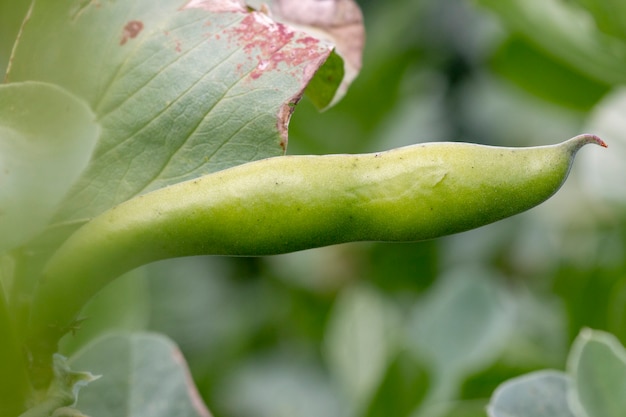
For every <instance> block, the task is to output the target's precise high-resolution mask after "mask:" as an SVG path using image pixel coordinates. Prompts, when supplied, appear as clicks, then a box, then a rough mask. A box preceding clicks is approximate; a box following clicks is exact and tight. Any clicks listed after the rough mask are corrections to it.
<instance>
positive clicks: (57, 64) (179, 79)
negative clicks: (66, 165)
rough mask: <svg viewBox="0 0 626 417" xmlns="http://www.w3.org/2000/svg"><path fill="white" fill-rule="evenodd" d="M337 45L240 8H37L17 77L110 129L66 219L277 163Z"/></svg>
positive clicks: (62, 4) (82, 4) (232, 4)
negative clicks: (50, 87) (38, 83)
mask: <svg viewBox="0 0 626 417" xmlns="http://www.w3.org/2000/svg"><path fill="white" fill-rule="evenodd" d="M332 49H333V48H332V46H331V45H330V44H328V43H326V42H323V41H320V40H318V39H316V38H313V37H311V36H310V35H308V34H306V33H304V32H299V31H296V30H294V29H292V28H290V27H288V26H286V25H284V24H280V23H277V22H275V21H273V20H272V19H271V18H270V17H269V16H268V15H266V14H264V13H262V12H258V11H249V10H248V9H246V8H244V7H242V6H241V5H240V4H239V2H237V1H228V0H227V1H220V2H210V1H191V2H189V3H188V4H185V2H184V1H171V0H158V1H155V0H135V1H124V2H108V1H107V2H90V1H80V0H62V1H56V2H47V1H38V2H36V3H35V6H34V8H33V10H32V14H31V17H30V20H29V22H28V25H27V26H26V27H25V29H24V31H23V33H22V37H21V39H20V41H19V44H18V47H17V48H16V52H15V54H14V56H13V61H12V65H11V67H10V70H9V73H8V78H9V80H22V79H37V80H46V81H51V82H55V83H58V84H60V85H63V86H65V87H66V88H68V89H69V90H71V91H73V92H74V93H76V94H77V95H79V96H81V97H83V98H84V99H85V100H87V101H88V102H89V103H91V104H92V106H93V108H94V109H95V111H96V113H97V115H98V117H99V119H100V121H101V123H102V126H103V134H102V137H101V140H100V142H99V144H98V147H97V149H96V152H95V155H94V159H93V160H92V163H91V164H90V165H89V167H88V169H87V171H86V172H85V175H83V177H82V178H81V179H80V181H79V182H78V184H77V186H76V187H75V188H74V189H73V192H72V195H71V197H70V198H69V200H68V201H67V202H66V204H65V205H64V208H63V211H62V213H61V215H60V216H59V220H63V221H69V220H77V221H82V220H87V219H88V218H91V217H93V216H94V215H96V214H99V213H100V212H102V211H103V210H105V209H108V208H110V207H111V206H112V205H114V204H116V203H119V202H122V201H125V200H127V199H129V198H131V197H133V196H135V195H137V194H139V193H143V192H147V191H150V190H154V189H157V188H161V187H164V186H166V185H169V184H172V183H176V182H180V181H183V180H187V179H190V178H195V177H198V176H200V175H203V174H206V173H209V172H213V171H217V170H220V169H224V168H226V167H230V166H233V165H238V164H241V163H244V162H248V161H251V160H256V159H261V158H265V157H269V156H276V155H280V154H282V153H283V152H284V148H285V147H286V141H287V124H288V122H289V117H290V115H291V112H292V111H293V106H294V105H295V103H296V102H297V101H298V100H299V99H300V97H301V95H302V93H303V90H304V88H305V87H306V85H307V84H308V82H309V80H310V79H311V78H312V77H313V75H314V74H315V72H316V70H317V69H318V68H319V67H320V66H321V65H322V64H323V63H324V62H325V60H326V58H327V57H328V56H329V54H330V53H331V51H332Z"/></svg>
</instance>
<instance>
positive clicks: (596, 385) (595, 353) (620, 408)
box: [568, 329, 626, 417]
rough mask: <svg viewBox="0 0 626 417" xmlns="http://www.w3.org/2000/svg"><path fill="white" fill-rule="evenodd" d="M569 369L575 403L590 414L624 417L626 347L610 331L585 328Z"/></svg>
mask: <svg viewBox="0 0 626 417" xmlns="http://www.w3.org/2000/svg"><path fill="white" fill-rule="evenodd" d="M568 371H569V373H570V374H571V375H572V377H573V378H574V381H575V394H576V395H575V396H574V398H575V399H577V401H576V402H575V404H579V405H580V406H582V408H583V409H584V410H585V412H586V414H587V415H588V416H590V417H593V416H602V417H622V416H623V415H624V410H626V350H625V349H624V347H623V346H622V345H621V344H620V342H619V340H617V338H616V337H615V336H613V335H611V334H610V333H605V332H601V331H594V330H590V329H584V330H583V331H582V332H581V333H580V335H579V336H578V338H577V339H576V341H575V342H574V346H573V347H572V351H571V354H570V357H569V359H568Z"/></svg>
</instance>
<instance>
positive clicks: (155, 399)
mask: <svg viewBox="0 0 626 417" xmlns="http://www.w3.org/2000/svg"><path fill="white" fill-rule="evenodd" d="M71 364H72V366H73V367H75V368H81V369H91V370H92V371H94V372H97V373H99V374H102V378H101V379H100V380H98V381H97V382H96V383H94V384H92V385H90V386H89V389H86V390H84V392H82V393H81V396H80V398H79V401H78V405H77V408H78V409H80V410H81V411H82V412H84V413H85V414H88V415H92V416H115V417H145V416H150V417H161V416H162V417H172V416H176V417H210V413H209V412H208V410H207V409H206V407H205V406H204V403H203V402H202V400H201V399H200V397H199V395H198V393H197V391H196V388H195V386H194V385H193V382H192V380H191V378H190V375H189V371H188V369H187V366H186V364H185V360H184V359H183V357H182V354H181V353H180V351H179V350H178V348H177V347H176V346H175V345H174V344H173V343H172V342H171V341H170V340H169V339H167V338H166V337H164V336H160V335H156V334H149V333H134V334H110V335H108V336H104V337H102V338H100V339H98V340H96V341H95V342H93V343H92V344H90V345H88V346H87V347H86V348H84V349H83V350H81V351H80V352H78V353H77V354H75V355H74V356H73V357H72V358H71Z"/></svg>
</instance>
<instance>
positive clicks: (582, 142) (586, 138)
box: [572, 133, 609, 148]
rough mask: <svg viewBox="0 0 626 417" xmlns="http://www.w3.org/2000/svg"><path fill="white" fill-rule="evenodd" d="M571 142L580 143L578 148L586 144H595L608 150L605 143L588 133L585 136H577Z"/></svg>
mask: <svg viewBox="0 0 626 417" xmlns="http://www.w3.org/2000/svg"><path fill="white" fill-rule="evenodd" d="M572 140H573V141H576V142H578V143H580V146H583V145H586V144H588V143H595V144H596V145H600V146H602V147H603V148H608V147H609V146H608V145H607V144H606V142H605V141H603V140H602V139H600V138H599V137H598V136H596V135H592V134H590V133H585V134H582V135H578V136H576V137H574V138H572Z"/></svg>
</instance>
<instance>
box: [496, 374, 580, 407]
mask: <svg viewBox="0 0 626 417" xmlns="http://www.w3.org/2000/svg"><path fill="white" fill-rule="evenodd" d="M570 384H571V378H570V377H569V376H568V375H566V374H565V373H563V372H557V371H539V372H534V373H531V374H528V375H524V376H521V377H518V378H514V379H511V380H509V381H507V382H505V383H504V384H502V385H500V386H499V387H498V389H497V390H496V392H495V393H494V394H493V396H492V397H491V402H490V403H489V407H488V408H487V410H488V414H489V417H577V416H576V415H575V414H574V413H573V412H572V411H571V410H570V408H569V405H568V401H567V395H568V394H567V393H568V388H569V386H570Z"/></svg>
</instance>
